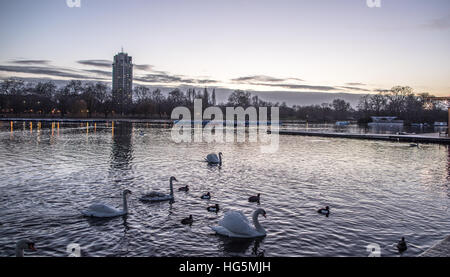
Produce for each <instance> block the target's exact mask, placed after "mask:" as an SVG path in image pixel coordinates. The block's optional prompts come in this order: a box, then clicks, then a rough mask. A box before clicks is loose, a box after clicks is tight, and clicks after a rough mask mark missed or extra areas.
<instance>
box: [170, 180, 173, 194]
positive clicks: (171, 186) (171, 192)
mask: <svg viewBox="0 0 450 277" xmlns="http://www.w3.org/2000/svg"><path fill="white" fill-rule="evenodd" d="M170 195H171V196H173V182H172V179H170Z"/></svg>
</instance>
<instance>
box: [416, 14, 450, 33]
mask: <svg viewBox="0 0 450 277" xmlns="http://www.w3.org/2000/svg"><path fill="white" fill-rule="evenodd" d="M420 27H422V28H425V29H431V30H446V29H449V28H450V14H449V15H447V16H444V17H441V18H435V19H432V20H430V21H429V22H427V23H425V24H422V25H420Z"/></svg>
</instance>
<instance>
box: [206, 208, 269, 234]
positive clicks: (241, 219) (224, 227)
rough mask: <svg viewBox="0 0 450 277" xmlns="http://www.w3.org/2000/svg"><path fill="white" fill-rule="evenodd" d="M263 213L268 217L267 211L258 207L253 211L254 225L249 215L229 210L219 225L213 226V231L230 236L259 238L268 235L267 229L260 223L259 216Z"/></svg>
mask: <svg viewBox="0 0 450 277" xmlns="http://www.w3.org/2000/svg"><path fill="white" fill-rule="evenodd" d="M260 214H262V215H263V216H264V217H266V211H264V210H263V209H257V210H256V211H254V212H253V217H252V218H253V225H255V227H252V226H251V225H250V222H249V221H248V219H247V217H245V215H243V214H242V213H241V212H238V211H228V212H226V213H225V215H224V217H223V219H221V220H220V221H219V226H214V227H211V229H213V231H215V232H216V233H217V234H219V235H222V236H227V237H230V238H257V237H264V236H266V230H264V228H263V227H262V226H261V225H260V224H259V221H258V216H259V215H260Z"/></svg>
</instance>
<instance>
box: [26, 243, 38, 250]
mask: <svg viewBox="0 0 450 277" xmlns="http://www.w3.org/2000/svg"><path fill="white" fill-rule="evenodd" d="M28 248H30V250H31V251H37V249H36V248H35V247H34V243H32V244H30V245H29V246H28Z"/></svg>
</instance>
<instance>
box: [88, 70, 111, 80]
mask: <svg viewBox="0 0 450 277" xmlns="http://www.w3.org/2000/svg"><path fill="white" fill-rule="evenodd" d="M83 71H85V72H89V73H94V74H97V75H101V76H105V77H108V78H111V77H112V72H111V71H104V70H98V69H85V70H83Z"/></svg>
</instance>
